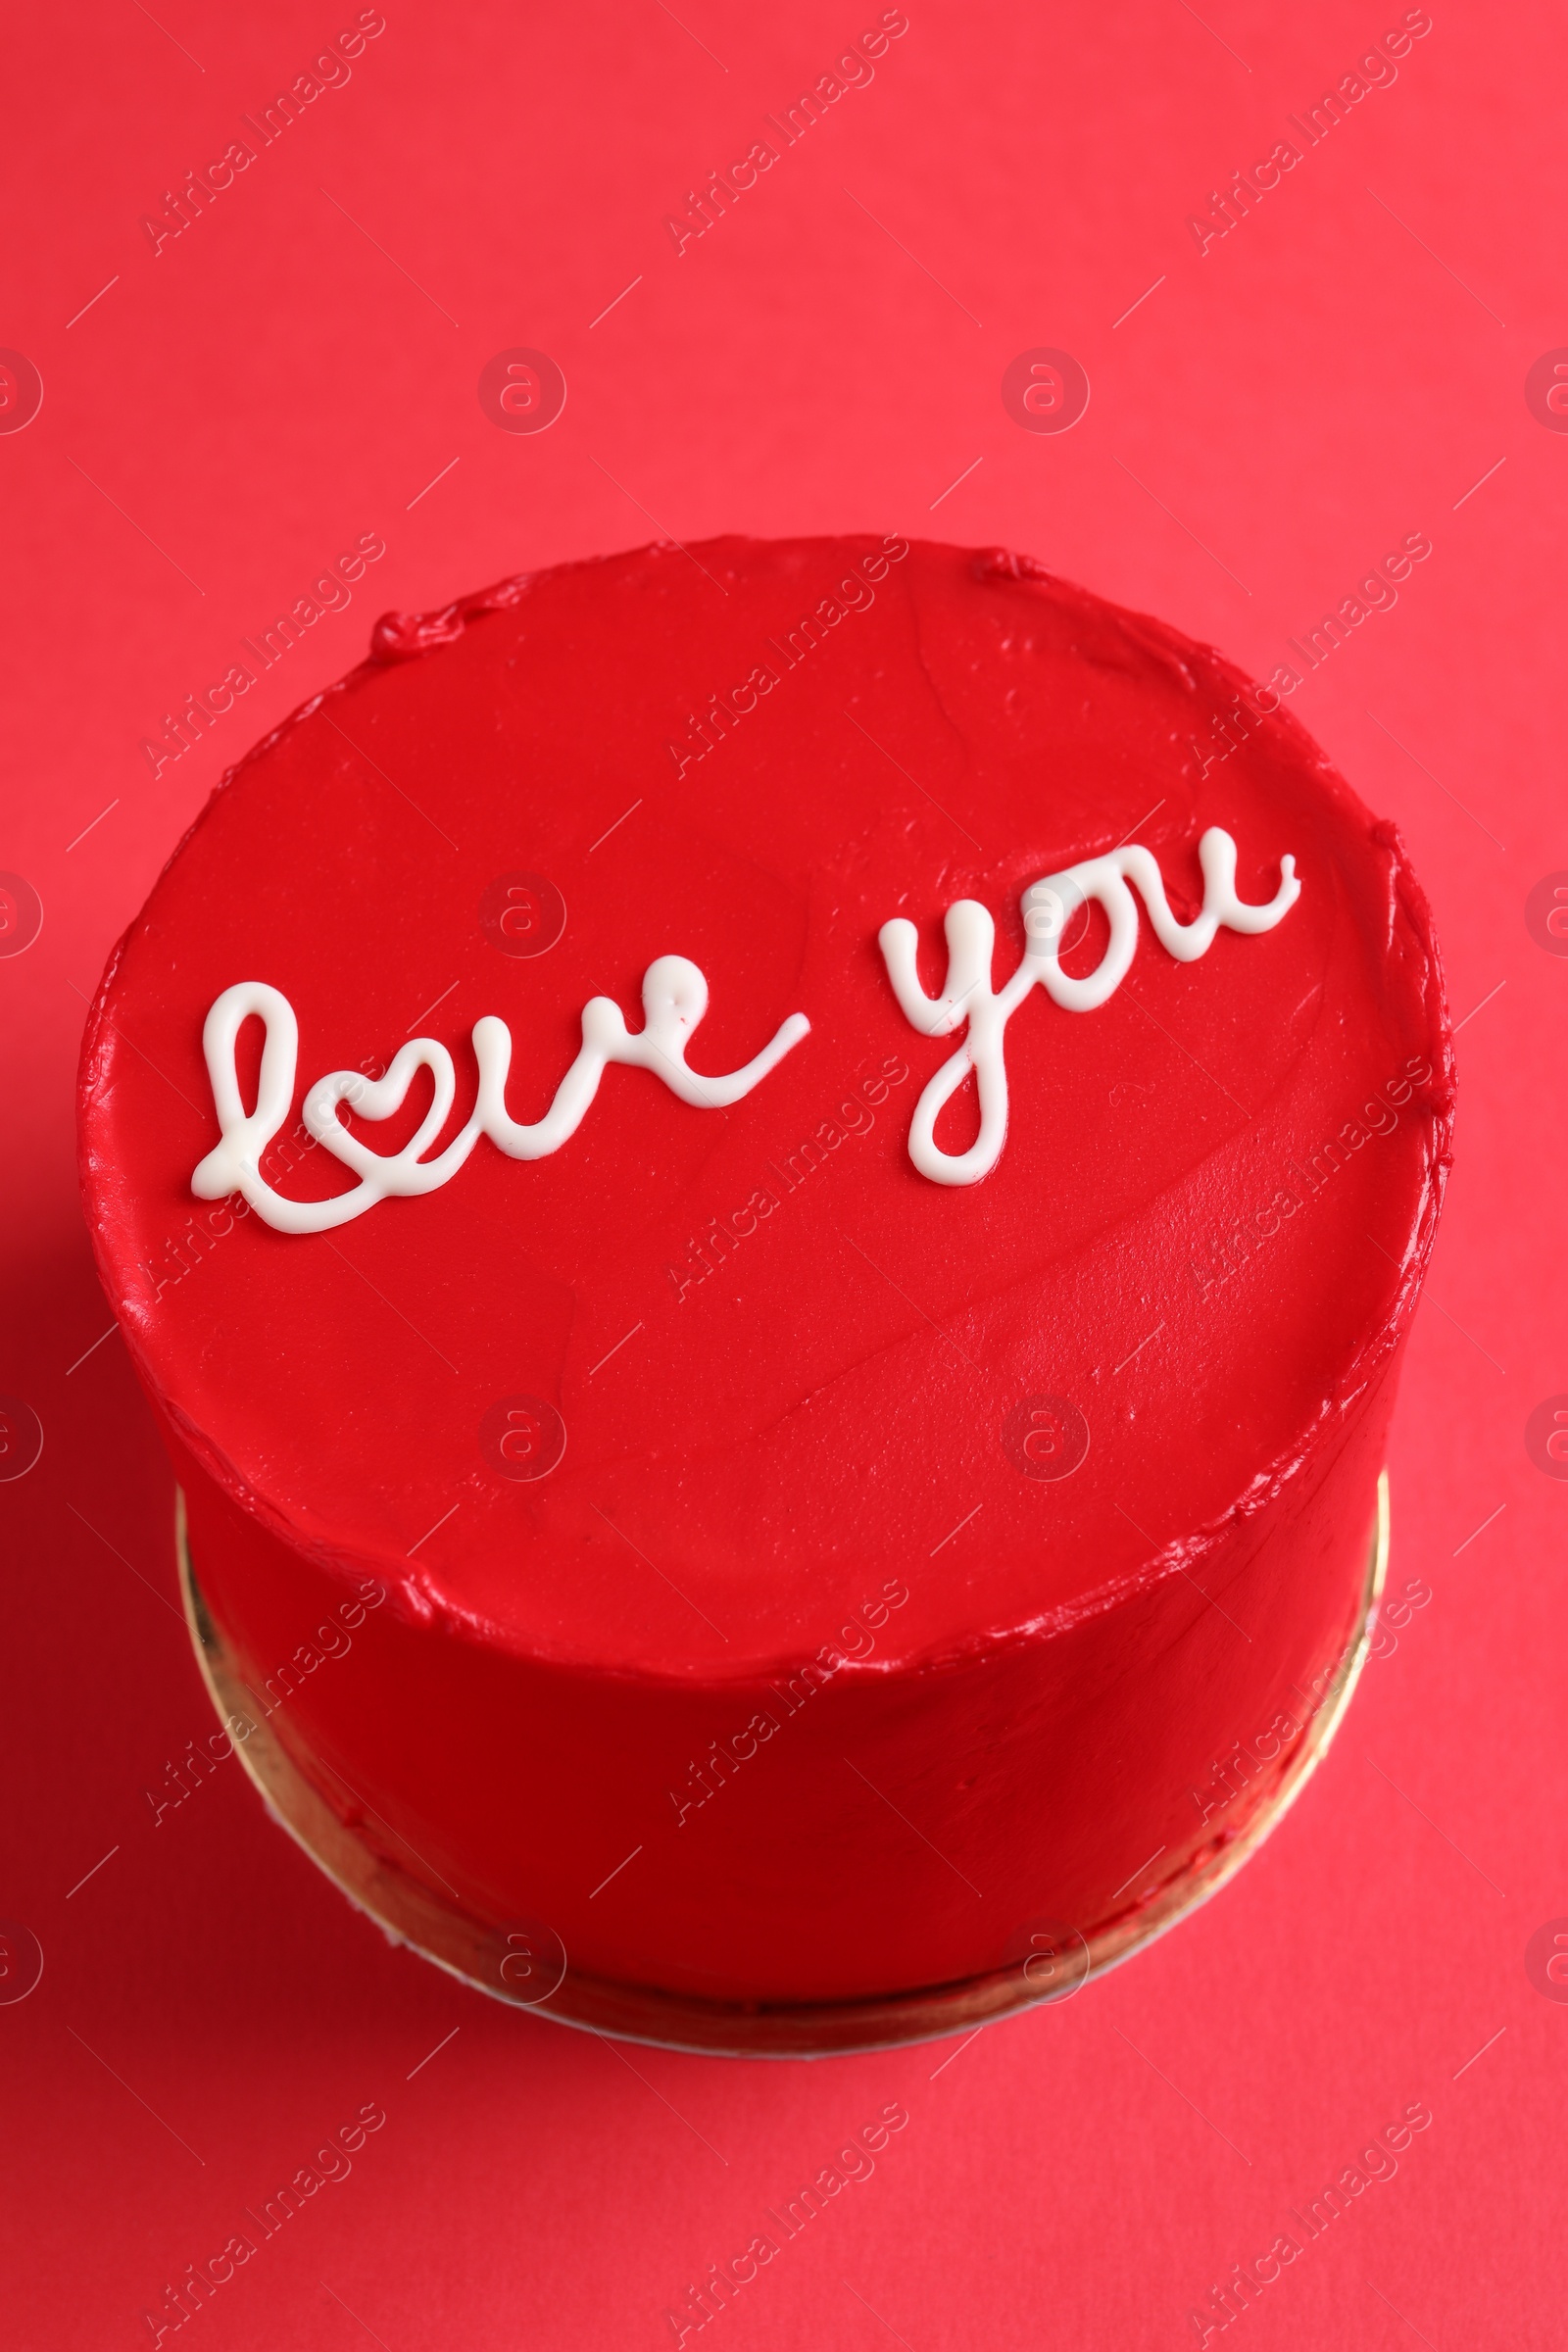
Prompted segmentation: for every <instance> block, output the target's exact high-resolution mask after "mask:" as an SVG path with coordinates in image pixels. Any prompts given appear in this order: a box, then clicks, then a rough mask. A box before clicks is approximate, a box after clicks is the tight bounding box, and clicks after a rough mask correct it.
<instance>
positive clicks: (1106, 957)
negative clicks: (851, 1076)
mask: <svg viewBox="0 0 1568 2352" xmlns="http://www.w3.org/2000/svg"><path fill="white" fill-rule="evenodd" d="M1198 858H1199V862H1200V864H1201V867H1202V869H1203V907H1202V912H1201V914H1199V915H1197V916H1195V917H1194V919H1193V921H1192V922H1190V923H1183V922H1179V921H1178V920H1177V918H1176V916H1175V915H1174V914H1172V912H1171V910H1170V905H1169V902H1168V901H1167V899H1166V897H1165V885H1164V883H1163V881H1162V880H1161V878H1160V872H1159V867H1158V866H1157V864H1156V863H1155V862H1154V858H1153V856H1152V853H1151V852H1150V851H1148V850H1146V849H1142V848H1140V847H1139V846H1138V845H1137V844H1134V846H1133V847H1132V848H1130V849H1118V850H1112V851H1110V852H1109V854H1108V855H1107V856H1105V857H1103V858H1083V859H1082V860H1081V861H1080V862H1079V863H1078V864H1076V865H1069V866H1064V867H1063V868H1062V870H1061V872H1060V873H1059V874H1048V875H1046V876H1045V878H1044V879H1043V880H1042V881H1039V882H1033V883H1031V884H1030V886H1029V888H1028V889H1027V890H1026V891H1025V892H1024V894H1023V898H1022V900H1021V901H1020V905H1021V907H1022V908H1023V928H1024V951H1023V957H1022V960H1021V961H1020V963H1019V965H1018V968H1017V970H1016V971H1015V972H1014V973H1013V975H1012V978H1011V979H1010V980H1009V981H1008V982H1007V985H1006V986H1005V988H1004V989H1003V990H1002V992H1001V994H1000V995H998V994H994V993H993V990H992V986H991V955H992V949H993V947H994V945H995V943H996V925H995V924H994V923H993V921H992V919H991V916H990V913H989V912H988V910H987V909H986V908H985V907H982V906H981V904H980V902H979V900H978V899H957V900H955V902H954V904H953V905H952V906H951V907H949V908H948V911H947V917H946V920H945V922H944V924H943V928H944V930H945V932H946V934H947V941H948V976H947V980H946V982H945V983H944V986H943V990H942V994H941V995H940V996H939V997H928V996H927V995H926V993H925V990H924V989H923V988H922V987H921V985H920V975H919V972H918V970H917V969H916V965H915V943H916V936H917V935H916V932H915V928H914V925H913V924H912V923H910V922H907V921H906V920H905V919H904V917H903V916H902V915H900V916H898V917H897V918H896V919H895V920H894V921H892V922H890V923H884V924H883V926H882V928H881V930H880V931H879V932H878V934H877V937H878V940H879V941H880V943H881V948H882V955H883V957H884V959H885V961H886V963H887V967H888V978H889V979H890V980H891V981H892V983H893V993H894V995H895V996H896V997H897V998H898V1000H899V1004H900V1005H901V1006H902V1007H903V1010H904V1015H905V1018H906V1019H907V1021H908V1022H909V1024H910V1026H911V1027H912V1028H915V1029H918V1030H920V1031H921V1033H922V1034H923V1035H924V1036H926V1037H951V1036H952V1035H953V1034H954V1033H955V1031H956V1030H958V1029H961V1028H962V1027H963V1024H964V1022H965V1021H967V1022H968V1024H969V1033H968V1035H967V1037H966V1038H965V1039H964V1041H963V1043H962V1045H961V1046H959V1047H958V1049H957V1050H956V1053H954V1054H950V1055H949V1056H948V1059H947V1060H946V1061H945V1062H944V1063H943V1064H942V1067H941V1068H940V1069H939V1070H938V1071H937V1073H936V1075H935V1076H934V1077H933V1078H932V1079H931V1080H930V1082H929V1083H928V1085H927V1086H926V1089H925V1092H924V1094H923V1095H922V1096H921V1097H920V1100H919V1102H918V1103H916V1104H915V1106H914V1117H913V1119H912V1120H911V1122H910V1126H909V1157H910V1158H911V1159H912V1160H913V1162H914V1164H915V1166H916V1167H917V1168H918V1169H919V1171H920V1174H921V1175H922V1176H929V1177H930V1179H931V1181H932V1183H933V1184H978V1183H979V1181H980V1179H981V1177H982V1176H989V1175H990V1173H991V1171H992V1169H993V1168H994V1167H995V1166H996V1164H997V1162H998V1160H999V1159H1000V1158H1001V1157H1002V1146H1003V1142H1004V1139H1005V1136H1006V1132H1007V1058H1006V1046H1005V1031H1006V1026H1007V1023H1008V1021H1009V1020H1010V1019H1011V1017H1012V1015H1013V1014H1014V1013H1015V1012H1016V1011H1017V1009H1018V1006H1019V1005H1021V1004H1022V1003H1023V1001H1024V999H1025V997H1026V996H1027V995H1028V994H1029V991H1030V990H1031V989H1032V988H1034V987H1035V986H1036V985H1037V984H1038V986H1040V987H1041V988H1043V989H1044V990H1045V992H1046V994H1047V995H1048V996H1049V997H1051V998H1052V999H1053V1000H1054V1002H1055V1003H1056V1004H1057V1005H1061V1006H1062V1007H1063V1008H1064V1009H1065V1010H1066V1011H1068V1012H1093V1011H1095V1010H1096V1008H1097V1007H1098V1006H1099V1005H1103V1004H1104V1003H1105V1001H1106V999H1107V998H1109V997H1111V996H1113V995H1114V993H1115V991H1116V990H1117V989H1118V988H1119V987H1120V986H1121V984H1122V982H1123V980H1124V979H1125V978H1126V976H1127V969H1128V966H1129V965H1130V964H1131V962H1132V959H1133V950H1134V948H1135V947H1136V946H1137V944H1138V902H1137V900H1136V899H1135V898H1134V897H1133V894H1132V892H1131V891H1130V890H1129V889H1128V887H1127V885H1128V883H1129V882H1133V883H1136V884H1137V886H1138V890H1139V893H1140V895H1141V897H1142V899H1143V902H1144V905H1145V906H1146V907H1148V909H1149V919H1150V921H1151V922H1152V924H1153V926H1154V932H1155V935H1156V937H1157V938H1158V940H1159V943H1160V946H1161V947H1162V948H1164V950H1165V951H1166V953H1167V955H1170V956H1175V957H1176V959H1177V961H1178V962H1179V963H1192V962H1194V961H1195V960H1196V958H1197V957H1198V956H1205V955H1206V954H1207V953H1208V950H1209V949H1210V948H1211V947H1212V946H1213V944H1214V934H1215V932H1216V931H1218V929H1219V928H1220V926H1221V924H1223V925H1224V927H1225V929H1226V930H1227V931H1244V932H1257V931H1272V930H1273V928H1274V926H1275V924H1276V923H1277V922H1278V921H1279V920H1280V918H1281V917H1282V916H1283V915H1284V914H1285V913H1286V912H1287V911H1288V910H1289V909H1290V908H1291V907H1294V906H1295V904H1296V902H1297V900H1298V899H1299V897H1300V895H1301V885H1300V884H1299V882H1298V880H1297V878H1296V860H1295V858H1281V859H1280V886H1279V889H1278V890H1277V891H1276V892H1275V894H1274V896H1273V898H1272V899H1270V900H1269V901H1268V903H1267V905H1266V906H1261V907H1249V906H1247V905H1245V904H1244V903H1243V901H1242V900H1240V899H1239V898H1238V897H1237V896H1236V844H1235V842H1234V841H1233V840H1232V839H1231V836H1230V835H1229V834H1228V833H1226V832H1224V831H1222V829H1221V828H1220V827H1219V826H1218V825H1210V827H1209V828H1208V831H1207V832H1206V833H1205V834H1204V835H1203V837H1202V839H1201V841H1200V843H1199V845H1198ZM1091 899H1098V900H1099V902H1100V904H1101V906H1102V907H1103V908H1104V910H1105V915H1106V919H1107V920H1108V922H1109V924H1110V938H1109V940H1108V941H1107V942H1106V946H1105V953H1104V954H1103V956H1102V957H1101V959H1100V961H1099V963H1098V964H1097V965H1096V967H1095V969H1094V970H1093V971H1092V972H1089V973H1086V974H1085V975H1084V977H1083V978H1082V979H1077V980H1075V979H1073V978H1072V976H1071V975H1070V974H1069V973H1067V972H1064V971H1063V970H1062V968H1061V960H1060V951H1061V945H1062V941H1063V938H1064V935H1065V933H1066V930H1067V926H1068V924H1069V923H1070V922H1071V921H1072V919H1073V917H1074V915H1075V914H1076V913H1077V912H1078V909H1079V908H1080V907H1084V906H1086V905H1087V903H1088V902H1089V901H1090V900H1091ZM971 1070H972V1071H973V1072H974V1075H975V1082H976V1085H977V1087H978V1090H979V1095H980V1133H979V1135H978V1136H977V1137H976V1139H975V1141H974V1142H973V1143H972V1144H971V1145H970V1146H969V1149H968V1151H967V1152H944V1151H943V1150H942V1149H941V1147H940V1146H939V1145H938V1143H937V1140H936V1123H937V1117H938V1114H939V1113H940V1111H941V1110H942V1108H943V1106H944V1104H946V1103H949V1102H951V1101H952V1099H953V1097H954V1096H955V1095H956V1093H957V1091H958V1089H959V1087H960V1086H962V1084H963V1082H964V1080H965V1079H966V1078H967V1077H968V1075H969V1073H970V1071H971Z"/></svg>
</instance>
